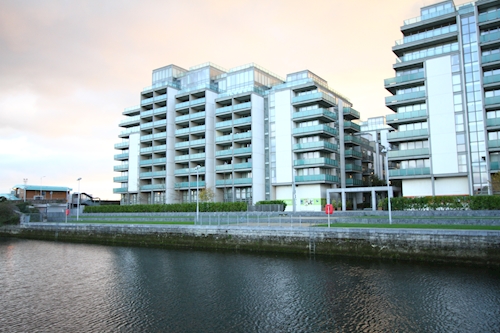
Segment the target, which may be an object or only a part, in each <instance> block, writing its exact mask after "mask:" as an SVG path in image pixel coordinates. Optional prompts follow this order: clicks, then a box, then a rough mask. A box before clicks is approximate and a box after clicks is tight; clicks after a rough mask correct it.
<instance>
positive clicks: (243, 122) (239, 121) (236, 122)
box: [233, 117, 252, 126]
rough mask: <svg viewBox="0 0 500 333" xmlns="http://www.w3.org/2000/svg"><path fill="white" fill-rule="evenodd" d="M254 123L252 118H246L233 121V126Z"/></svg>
mask: <svg viewBox="0 0 500 333" xmlns="http://www.w3.org/2000/svg"><path fill="white" fill-rule="evenodd" d="M251 123H252V117H245V118H240V119H235V120H234V121H233V125H234V126H236V125H242V124H251Z"/></svg>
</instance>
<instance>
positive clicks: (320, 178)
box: [295, 174, 339, 183]
mask: <svg viewBox="0 0 500 333" xmlns="http://www.w3.org/2000/svg"><path fill="white" fill-rule="evenodd" d="M295 181H296V182H297V183H305V182H311V183H313V182H329V183H338V182H339V177H337V176H333V175H325V174H320V175H306V176H295Z"/></svg>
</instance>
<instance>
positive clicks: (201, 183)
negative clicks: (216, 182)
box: [175, 180, 205, 188]
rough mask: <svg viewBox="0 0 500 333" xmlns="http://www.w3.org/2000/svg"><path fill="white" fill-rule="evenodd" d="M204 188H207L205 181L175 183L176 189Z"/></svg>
mask: <svg viewBox="0 0 500 333" xmlns="http://www.w3.org/2000/svg"><path fill="white" fill-rule="evenodd" d="M189 187H190V188H197V187H198V188H202V187H205V181H203V180H200V181H198V182H179V183H175V188H189Z"/></svg>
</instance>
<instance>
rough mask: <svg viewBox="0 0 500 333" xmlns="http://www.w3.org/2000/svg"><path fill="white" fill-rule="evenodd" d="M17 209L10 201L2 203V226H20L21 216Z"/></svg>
mask: <svg viewBox="0 0 500 333" xmlns="http://www.w3.org/2000/svg"><path fill="white" fill-rule="evenodd" d="M16 211H18V209H17V207H16V206H15V205H14V204H13V203H12V202H9V201H4V202H1V203H0V225H3V224H18V223H19V214H18V212H17V213H16Z"/></svg>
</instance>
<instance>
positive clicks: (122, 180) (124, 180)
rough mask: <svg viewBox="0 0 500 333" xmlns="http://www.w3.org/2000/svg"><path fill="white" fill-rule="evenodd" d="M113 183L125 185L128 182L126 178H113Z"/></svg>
mask: <svg viewBox="0 0 500 333" xmlns="http://www.w3.org/2000/svg"><path fill="white" fill-rule="evenodd" d="M113 182H115V183H126V182H128V176H119V177H113Z"/></svg>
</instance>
